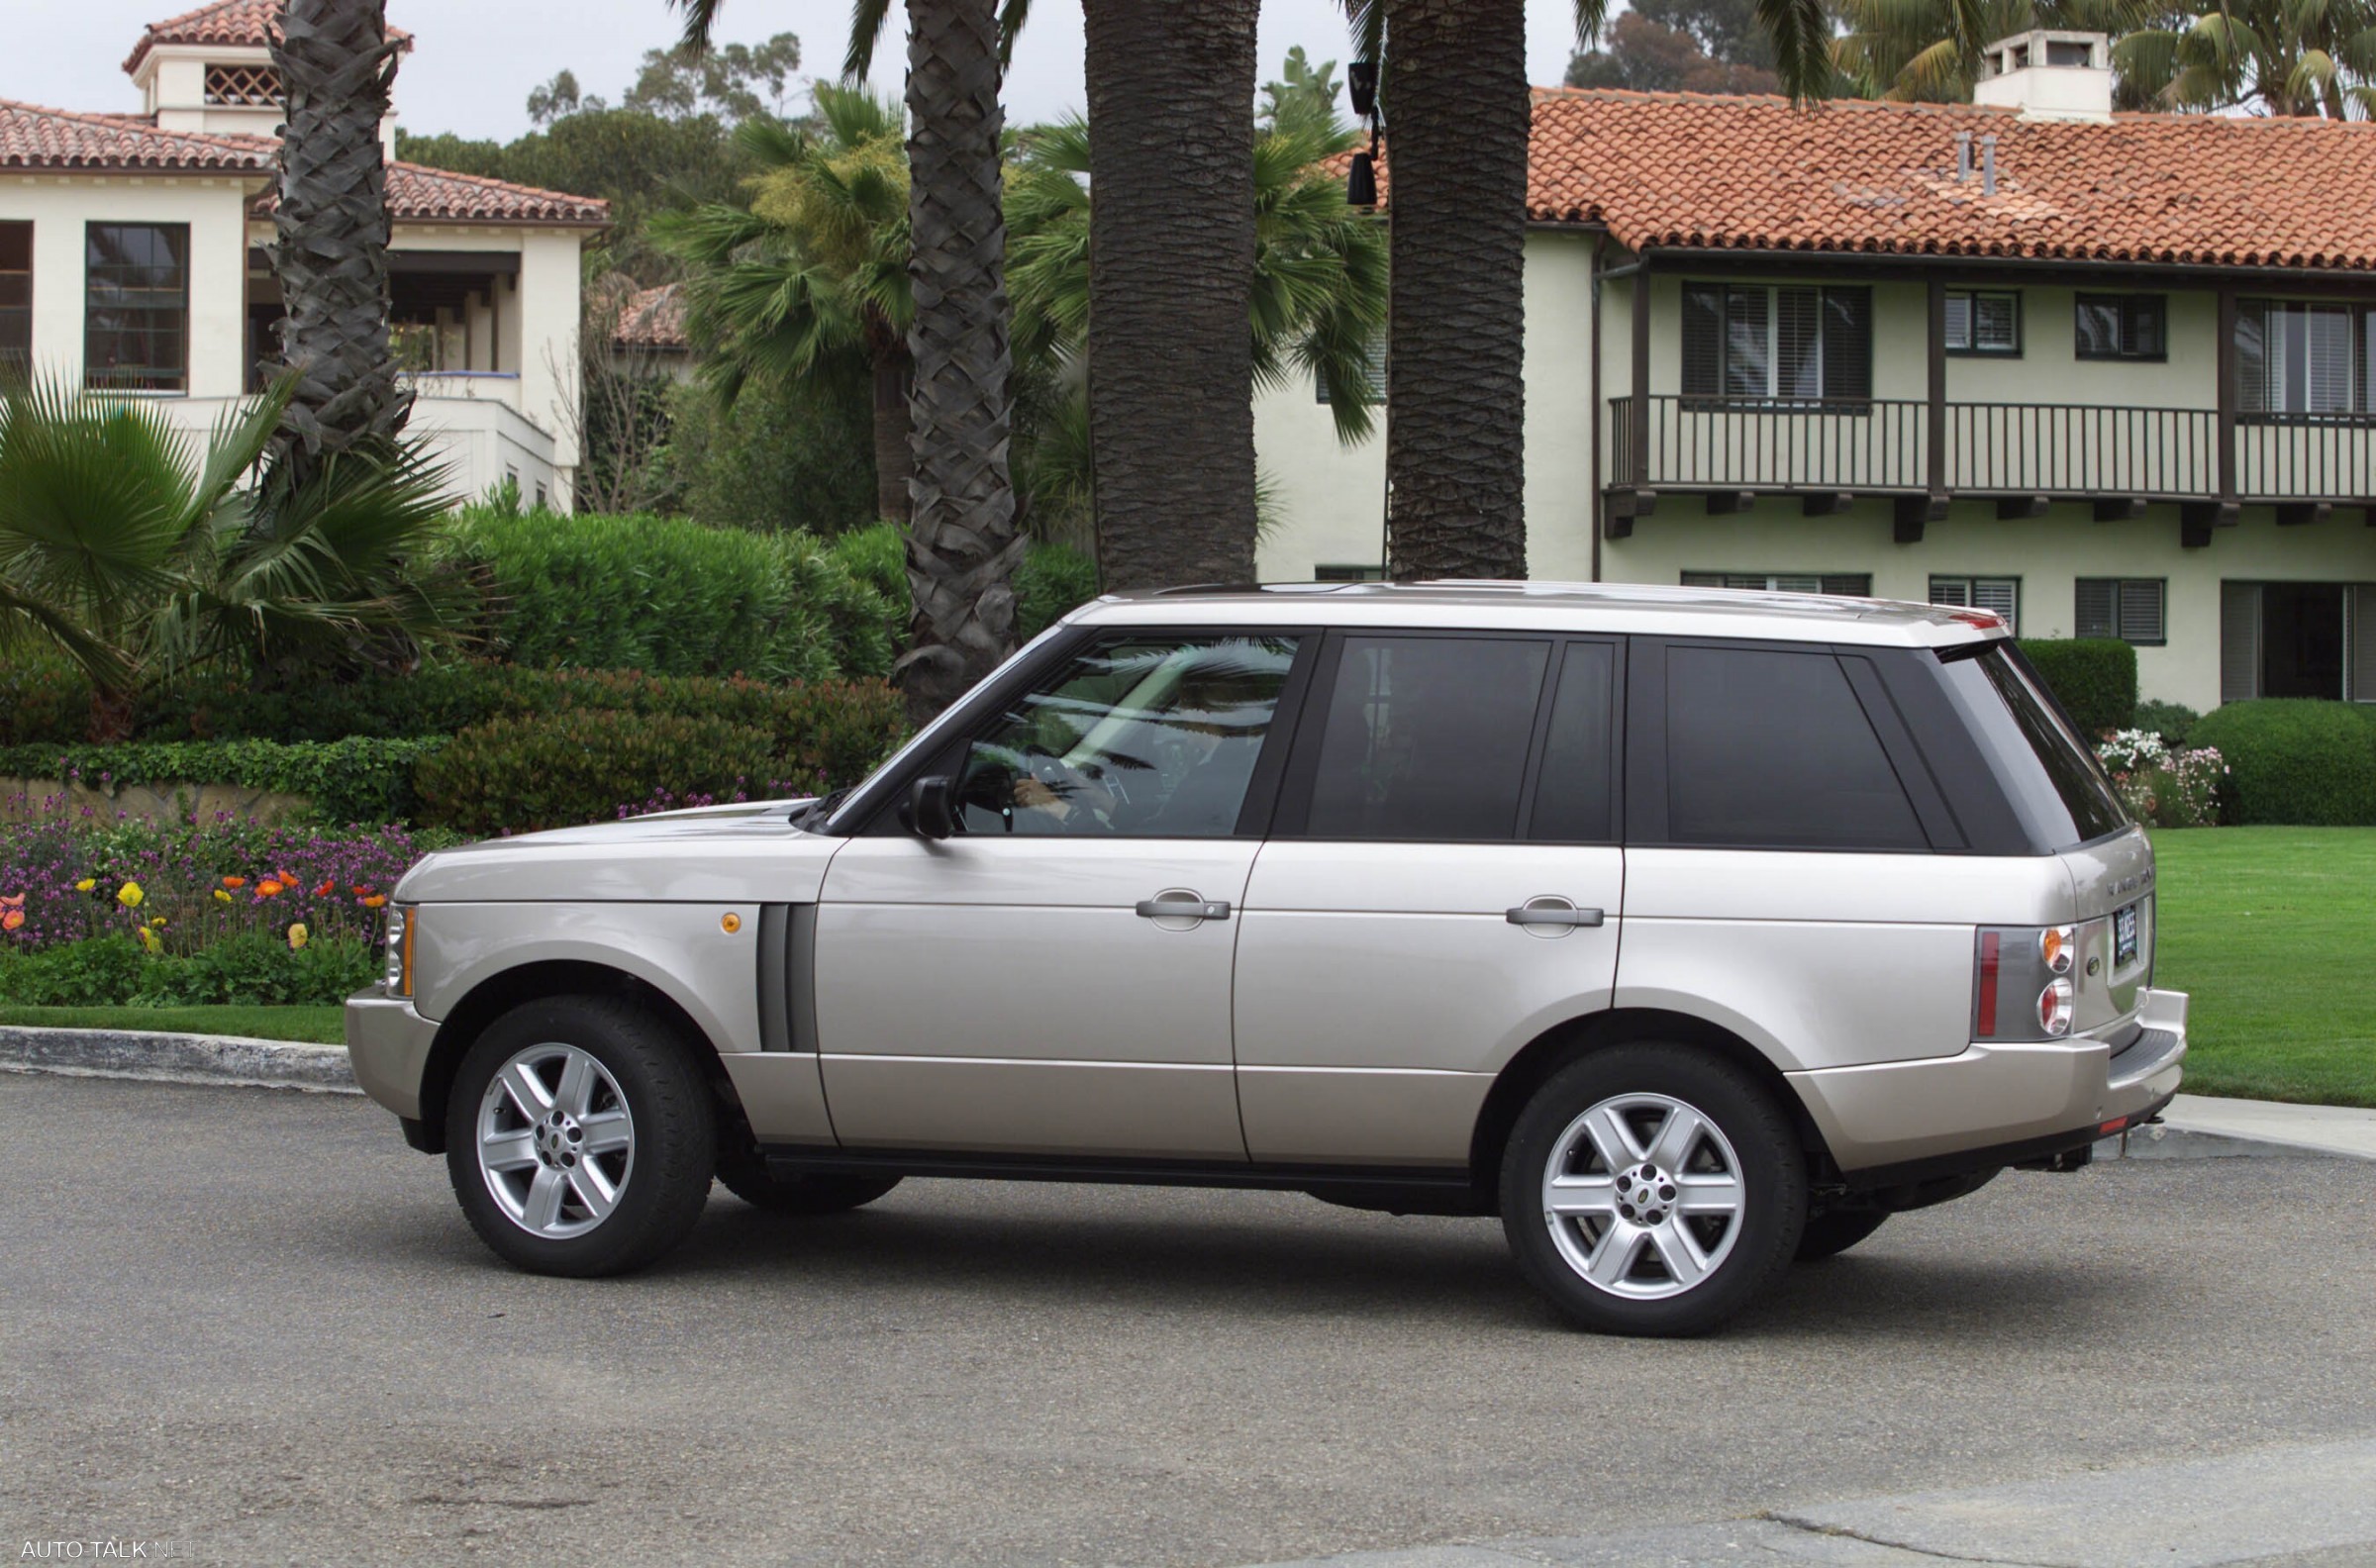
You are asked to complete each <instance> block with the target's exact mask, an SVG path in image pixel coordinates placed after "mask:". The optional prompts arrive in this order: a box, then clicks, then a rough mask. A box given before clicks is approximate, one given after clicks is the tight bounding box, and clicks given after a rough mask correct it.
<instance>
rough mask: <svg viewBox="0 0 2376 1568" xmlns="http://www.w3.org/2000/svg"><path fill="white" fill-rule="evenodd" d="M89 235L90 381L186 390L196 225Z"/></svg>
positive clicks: (105, 227) (86, 326)
mask: <svg viewBox="0 0 2376 1568" xmlns="http://www.w3.org/2000/svg"><path fill="white" fill-rule="evenodd" d="M85 235H86V245H85V285H84V286H85V300H84V309H83V359H82V362H83V380H84V382H85V384H86V385H88V386H91V387H93V388H95V389H98V390H100V391H107V392H180V391H183V390H185V389H186V388H187V387H188V385H189V325H190V267H189V261H190V228H189V225H187V224H92V225H91V226H90V227H89V228H88V229H87V230H86V231H85Z"/></svg>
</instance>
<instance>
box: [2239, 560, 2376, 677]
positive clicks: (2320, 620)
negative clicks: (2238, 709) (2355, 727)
mask: <svg viewBox="0 0 2376 1568" xmlns="http://www.w3.org/2000/svg"><path fill="white" fill-rule="evenodd" d="M2254 697H2328V698H2341V699H2343V700H2344V701H2346V702H2363V703H2376V583H2331V582H2223V583H2221V584H2220V701H2222V702H2224V703H2228V702H2243V701H2246V700H2248V699H2250V698H2254Z"/></svg>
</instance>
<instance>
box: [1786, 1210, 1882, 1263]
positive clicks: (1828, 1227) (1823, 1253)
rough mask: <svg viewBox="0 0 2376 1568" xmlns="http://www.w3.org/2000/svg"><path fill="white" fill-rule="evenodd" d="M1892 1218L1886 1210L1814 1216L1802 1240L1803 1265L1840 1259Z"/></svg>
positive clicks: (1825, 1212)
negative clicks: (1829, 1259) (1826, 1259)
mask: <svg viewBox="0 0 2376 1568" xmlns="http://www.w3.org/2000/svg"><path fill="white" fill-rule="evenodd" d="M1888 1218H1889V1211H1887V1210H1886V1209H1826V1210H1821V1211H1819V1212H1817V1213H1815V1214H1811V1215H1809V1216H1808V1217H1807V1228H1806V1230H1805V1232H1804V1233H1802V1234H1801V1235H1800V1237H1799V1261H1800V1262H1802V1263H1817V1262H1821V1261H1822V1260H1823V1259H1825V1258H1828V1257H1837V1256H1838V1255H1839V1254H1840V1253H1842V1252H1845V1251H1846V1250H1847V1249H1848V1248H1850V1247H1852V1246H1854V1245H1855V1244H1856V1243H1857V1242H1859V1241H1861V1240H1863V1239H1864V1238H1865V1237H1866V1236H1869V1235H1871V1234H1872V1233H1873V1232H1874V1231H1876V1230H1878V1229H1880V1228H1881V1222H1882V1221H1884V1220H1887V1219H1888Z"/></svg>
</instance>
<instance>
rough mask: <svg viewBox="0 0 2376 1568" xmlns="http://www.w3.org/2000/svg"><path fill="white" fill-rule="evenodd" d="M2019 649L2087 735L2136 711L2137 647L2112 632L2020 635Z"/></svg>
mask: <svg viewBox="0 0 2376 1568" xmlns="http://www.w3.org/2000/svg"><path fill="white" fill-rule="evenodd" d="M2022 652H2023V654H2024V655H2026V656H2027V657H2028V658H2029V660H2030V663H2031V664H2032V665H2034V666H2036V668H2037V673H2038V675H2039V677H2040V678H2042V679H2043V680H2044V681H2045V683H2046V687H2047V689H2048V690H2050V691H2052V692H2053V693H2054V695H2055V696H2056V697H2058V698H2060V699H2061V700H2062V706H2063V707H2064V708H2066V709H2068V710H2069V711H2070V715H2071V719H2072V722H2073V723H2075V724H2077V725H2078V726H2079V731H2080V733H2081V734H2082V735H2087V736H2089V737H2090V738H2091V739H2092V738H2095V737H2098V736H2101V735H2104V734H2105V733H2106V732H2108V731H2113V730H2126V729H2128V728H2129V720H2130V718H2131V717H2132V716H2133V715H2134V714H2135V713H2136V649H2135V648H2133V647H2131V646H2129V644H2128V643H2126V642H2123V641H2121V640H2119V639H2118V638H2116V637H2024V638H2022Z"/></svg>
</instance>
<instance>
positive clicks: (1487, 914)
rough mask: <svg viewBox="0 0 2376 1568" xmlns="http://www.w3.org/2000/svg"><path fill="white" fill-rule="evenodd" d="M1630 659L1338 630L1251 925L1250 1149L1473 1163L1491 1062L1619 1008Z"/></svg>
mask: <svg viewBox="0 0 2376 1568" xmlns="http://www.w3.org/2000/svg"><path fill="white" fill-rule="evenodd" d="M1624 654H1625V649H1624V645H1623V642H1622V640H1621V639H1617V638H1609V637H1551V636H1548V635H1541V636H1518V637H1498V636H1486V635H1482V634H1477V635H1471V634H1443V635H1436V634H1428V633H1347V634H1344V635H1342V636H1340V637H1331V638H1330V642H1329V646H1328V648H1327V650H1326V652H1325V653H1324V655H1323V658H1322V662H1321V668H1320V670H1319V672H1318V673H1317V675H1316V679H1315V684H1314V690H1313V695H1312V699H1311V701H1310V702H1309V703H1308V704H1307V705H1306V713H1305V716H1304V718H1303V720H1302V722H1301V724H1300V725H1299V734H1298V738H1297V743H1296V750H1295V755H1294V758H1293V760H1292V761H1291V763H1290V764H1289V769H1288V780H1287V784H1286V788H1285V792H1284V794H1283V796H1282V799H1281V802H1280V811H1279V823H1278V828H1277V830H1276V832H1275V833H1274V836H1273V837H1272V839H1271V841H1270V842H1269V843H1267V844H1265V845H1264V846H1263V849H1262V853H1261V856H1260V857H1259V859H1258V860H1257V861H1256V862H1255V865H1254V870H1253V875H1252V877H1251V878H1250V879H1249V881H1248V884H1247V887H1246V891H1245V911H1244V914H1243V917H1242V920H1241V929H1240V931H1238V987H1237V1023H1238V1102H1239V1105H1240V1107H1241V1110H1242V1114H1243V1117H1244V1121H1245V1138H1246V1147H1247V1149H1248V1150H1249V1152H1250V1153H1251V1154H1252V1156H1253V1158H1255V1159H1256V1160H1274V1161H1283V1162H1306V1161H1309V1162H1323V1163H1363V1164H1378V1165H1422V1164H1459V1163H1463V1162H1465V1161H1466V1160H1467V1158H1468V1152H1469V1137H1470V1134H1471V1132H1472V1130H1473V1128H1474V1127H1475V1123H1476V1116H1477V1112H1478V1110H1479V1108H1480V1107H1481V1106H1482V1104H1483V1102H1484V1098H1485V1094H1486V1091H1487V1090H1488V1089H1490V1088H1491V1087H1492V1083H1493V1077H1494V1074H1495V1073H1496V1072H1498V1071H1499V1070H1500V1068H1501V1067H1502V1066H1503V1065H1504V1064H1505V1063H1507V1062H1508V1061H1509V1060H1510V1058H1511V1057H1512V1056H1513V1055H1514V1054H1516V1053H1517V1051H1518V1050H1519V1049H1520V1048H1521V1047H1523V1046H1524V1045H1525V1044H1526V1043H1527V1042H1528V1041H1529V1040H1531V1039H1533V1038H1534V1037H1535V1036H1536V1035H1537V1034H1539V1033H1541V1032H1542V1031H1543V1030H1544V1029H1549V1028H1551V1027H1553V1026H1555V1025H1557V1024H1560V1023H1562V1022H1565V1021H1566V1020H1568V1019H1572V1018H1575V1017H1579V1016H1581V1015H1583V1014H1587V1013H1591V1012H1594V1011H1597V1010H1599V1009H1601V1008H1605V1007H1607V1006H1608V1003H1609V995H1610V987H1611V983H1612V980H1613V977H1614V973H1615V969H1616V963H1617V947H1618V931H1619V928H1620V911H1621V905H1622V902H1623V896H1624V887H1625V855H1624V852H1623V850H1622V849H1621V848H1620V847H1619V844H1618V833H1617V823H1618V813H1617V807H1618V801H1617V790H1618V786H1619V782H1620V779H1621V776H1622V775H1621V770H1620V768H1619V765H1618V764H1619V759H1618V737H1619V736H1620V735H1622V734H1623V729H1622V724H1621V716H1620V714H1619V711H1618V705H1619V696H1620V693H1621V692H1622V691H1623V689H1624V688H1623V682H1622V679H1621V672H1622V666H1623V663H1624Z"/></svg>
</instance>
